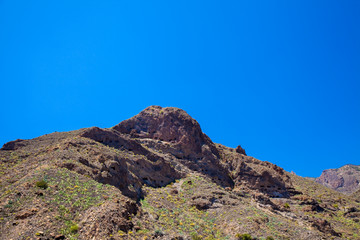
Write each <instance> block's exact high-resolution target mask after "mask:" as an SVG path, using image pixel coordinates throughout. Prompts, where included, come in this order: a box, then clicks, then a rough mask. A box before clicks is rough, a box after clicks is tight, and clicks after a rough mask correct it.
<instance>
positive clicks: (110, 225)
mask: <svg viewBox="0 0 360 240" xmlns="http://www.w3.org/2000/svg"><path fill="white" fill-rule="evenodd" d="M0 184H1V185H0V238H1V239H155V238H156V239H174V240H175V239H242V238H243V237H245V236H246V235H243V234H249V235H251V236H252V237H253V238H255V237H256V238H258V239H265V238H267V239H272V238H274V239H344V238H348V239H358V238H359V235H360V233H359V229H360V224H359V220H360V211H359V207H360V206H359V203H358V202H357V199H355V197H350V196H346V195H343V194H341V193H338V192H336V191H333V190H330V189H328V188H326V187H324V186H322V185H320V184H317V183H315V182H313V181H310V180H307V179H304V178H301V177H299V176H296V175H294V174H290V173H288V172H286V171H284V170H283V169H282V168H280V167H278V166H276V165H274V164H271V163H269V162H263V161H260V160H257V159H255V158H253V157H250V156H247V155H246V154H245V150H244V149H243V148H241V147H240V146H239V147H238V148H236V149H233V148H229V147H225V146H223V145H221V144H216V143H213V142H212V141H211V139H210V138H209V137H208V136H206V135H205V134H204V133H203V132H202V130H201V128H200V125H199V124H198V123H197V122H196V120H194V119H192V118H191V117H190V116H189V115H188V114H187V113H186V112H185V111H183V110H181V109H177V108H161V107H158V106H151V107H148V108H146V109H145V110H144V111H142V112H141V113H139V114H138V115H136V116H134V117H133V118H130V119H128V120H125V121H123V122H121V123H119V124H118V125H116V126H114V127H112V128H109V129H101V128H97V127H92V128H85V129H80V130H77V131H72V132H64V133H52V134H48V135H44V136H41V137H38V138H35V139H31V140H16V141H13V142H9V143H7V144H5V145H4V146H3V148H2V149H1V150H0ZM247 236H248V235H247Z"/></svg>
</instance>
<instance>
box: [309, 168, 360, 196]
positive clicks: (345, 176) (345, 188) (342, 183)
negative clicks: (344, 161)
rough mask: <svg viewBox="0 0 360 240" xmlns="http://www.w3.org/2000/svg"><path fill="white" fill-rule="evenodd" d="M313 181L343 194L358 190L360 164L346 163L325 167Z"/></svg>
mask: <svg viewBox="0 0 360 240" xmlns="http://www.w3.org/2000/svg"><path fill="white" fill-rule="evenodd" d="M315 181H316V182H318V183H320V184H322V185H324V186H326V187H329V188H332V189H334V190H336V191H339V192H342V193H344V194H352V193H355V192H356V191H357V190H360V185H359V183H360V166H357V165H351V164H348V165H345V166H342V167H341V168H336V169H327V170H324V171H323V172H322V174H321V176H320V177H318V178H316V180H315Z"/></svg>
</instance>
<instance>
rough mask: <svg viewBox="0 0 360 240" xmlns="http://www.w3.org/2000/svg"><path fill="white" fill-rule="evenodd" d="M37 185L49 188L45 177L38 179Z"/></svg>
mask: <svg viewBox="0 0 360 240" xmlns="http://www.w3.org/2000/svg"><path fill="white" fill-rule="evenodd" d="M35 185H36V186H37V187H38V188H42V189H47V188H48V183H47V182H46V181H45V180H44V179H41V180H40V181H37V182H36V183H35Z"/></svg>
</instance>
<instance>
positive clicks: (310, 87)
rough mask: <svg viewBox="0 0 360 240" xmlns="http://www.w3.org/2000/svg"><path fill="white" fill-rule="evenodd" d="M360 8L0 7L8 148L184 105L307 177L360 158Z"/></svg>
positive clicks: (188, 4) (246, 4)
mask: <svg viewBox="0 0 360 240" xmlns="http://www.w3.org/2000/svg"><path fill="white" fill-rule="evenodd" d="M359 13H360V1H357V0H354V1H349V0H341V1H338V0H337V1H331V0H324V1H314V0H309V1H304V0H303V1H288V0H284V1H265V0H264V1H239V0H236V1H210V0H206V1H195V0H191V1H184V0H182V1H168V0H164V1H149V0H144V1H136V0H131V1H121V0H114V1H110V0H108V1H107V0H103V1H100V0H99V1H90V0H87V1H73V0H71V1H70V0H69V1H67V0H66V1H65V0H62V1H48V0H43V1H40V0H39V1H28V0H27V1H25V0H24V1H17V0H0V101H1V110H0V145H2V144H4V143H5V142H8V141H11V140H15V139H18V138H21V139H29V138H34V137H37V136H40V135H43V134H46V133H51V132H54V131H69V130H75V129H79V128H83V127H90V126H99V127H111V126H113V125H115V124H117V123H118V122H120V121H122V120H124V119H127V118H129V117H131V116H133V115H135V114H137V113H138V112H139V111H141V110H142V109H144V108H146V107H147V106H149V105H160V106H163V107H165V106H173V107H179V108H182V109H184V110H186V111H187V112H188V113H189V114H190V115H191V116H192V117H194V118H195V119H196V120H198V122H199V123H200V124H201V126H202V129H203V131H204V132H205V133H206V134H208V135H209V136H210V137H211V138H212V139H213V141H214V142H217V143H222V144H224V145H226V146H230V147H236V146H237V145H238V144H241V145H242V146H243V147H244V148H245V149H246V151H247V153H248V154H249V155H251V156H254V157H256V158H258V159H260V160H267V161H270V162H273V163H275V164H277V165H279V166H281V167H283V168H284V169H285V170H287V171H294V172H295V173H297V174H298V175H301V176H312V177H315V176H319V175H320V174H321V171H322V170H323V169H327V168H336V167H340V166H342V165H344V164H347V163H352V164H360V151H359V150H360V94H359V91H360V14H359Z"/></svg>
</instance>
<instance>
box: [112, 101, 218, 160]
mask: <svg viewBox="0 0 360 240" xmlns="http://www.w3.org/2000/svg"><path fill="white" fill-rule="evenodd" d="M113 129H115V130H117V131H119V132H121V133H126V134H131V136H133V137H137V138H151V139H156V140H160V141H166V142H170V143H173V144H174V146H175V147H177V148H178V149H181V151H182V152H183V155H184V156H185V157H187V158H191V157H196V156H197V155H199V154H201V153H202V150H203V149H202V146H203V145H204V144H206V145H209V146H210V148H211V151H212V152H213V153H214V154H215V155H216V154H217V151H216V148H215V147H214V146H213V144H212V142H211V140H210V139H209V138H208V137H207V136H206V135H205V134H204V133H203V132H202V131H201V128H200V125H199V123H198V122H197V121H196V120H195V119H193V118H192V117H190V116H189V115H188V114H187V113H186V112H185V111H184V110H181V109H178V108H172V107H168V108H162V107H159V106H151V107H148V108H146V109H145V110H143V111H142V112H140V113H139V114H138V115H136V116H134V117H132V118H130V119H128V120H125V121H122V122H121V123H119V124H118V125H116V126H114V127H113Z"/></svg>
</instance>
